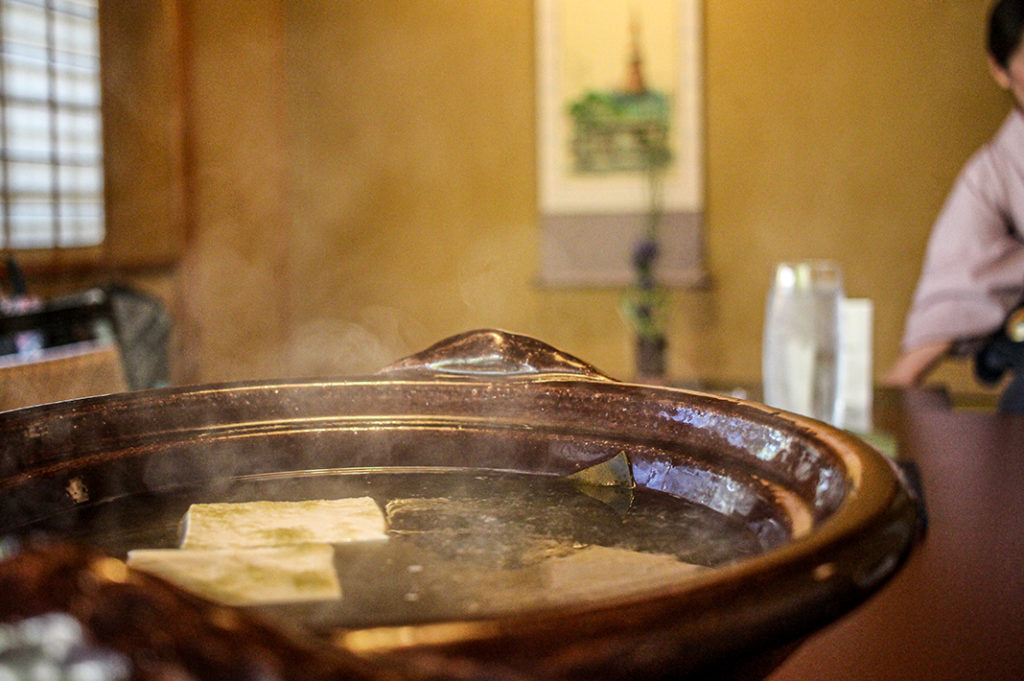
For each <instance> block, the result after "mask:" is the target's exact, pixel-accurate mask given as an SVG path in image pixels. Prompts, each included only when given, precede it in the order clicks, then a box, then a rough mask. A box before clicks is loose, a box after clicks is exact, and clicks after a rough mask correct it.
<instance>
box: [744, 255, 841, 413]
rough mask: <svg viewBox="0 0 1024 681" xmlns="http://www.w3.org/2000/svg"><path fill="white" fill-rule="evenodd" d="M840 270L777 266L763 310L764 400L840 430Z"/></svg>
mask: <svg viewBox="0 0 1024 681" xmlns="http://www.w3.org/2000/svg"><path fill="white" fill-rule="evenodd" d="M842 300H843V280H842V271H841V270H840V267H839V264H838V263H836V262H833V261H830V260H806V261H800V262H784V263H779V264H778V265H777V266H776V267H775V276H774V279H773V281H772V286H771V289H770V291H769V293H768V301H767V305H766V311H765V325H764V343H763V356H762V367H761V369H762V375H763V380H764V401H765V403H766V404H768V405H771V406H773V407H778V408H779V409H783V410H786V411H791V412H795V413H797V414H803V415H804V416H810V417H811V418H815V419H818V420H820V421H825V422H827V423H831V424H833V425H835V426H840V427H841V426H842V423H841V422H840V421H841V419H842V413H843V405H842V386H841V385H840V380H841V376H842V371H841V368H842V366H841V359H842V358H841V357H840V347H841V346H840V339H841V337H842V336H841V335H840V332H841V329H840V324H841V319H840V317H841V313H840V306H841V305H842Z"/></svg>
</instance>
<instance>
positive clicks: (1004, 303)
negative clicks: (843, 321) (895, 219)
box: [886, 0, 1024, 386]
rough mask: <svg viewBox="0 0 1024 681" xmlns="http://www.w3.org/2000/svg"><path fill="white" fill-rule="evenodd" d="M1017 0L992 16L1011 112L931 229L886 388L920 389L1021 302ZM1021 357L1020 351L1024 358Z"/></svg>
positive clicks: (994, 55) (1008, 0) (990, 47)
mask: <svg viewBox="0 0 1024 681" xmlns="http://www.w3.org/2000/svg"><path fill="white" fill-rule="evenodd" d="M1022 37H1024V0H999V1H998V2H996V3H995V4H994V5H993V7H992V8H991V10H990V12H989V21H988V40H987V51H988V57H989V64H990V67H991V71H992V76H993V77H994V78H995V80H996V82H997V83H998V84H999V85H1000V86H1001V87H1002V88H1003V89H1005V90H1007V91H1008V92H1009V94H1010V95H1011V97H1012V98H1013V103H1014V106H1013V108H1012V110H1011V111H1010V113H1009V115H1008V116H1007V117H1006V119H1005V121H1004V122H1003V124H1002V126H1001V127H1000V128H999V130H998V132H996V134H995V136H994V137H993V138H992V139H991V140H990V141H989V142H988V143H987V144H986V145H985V146H983V147H982V148H981V149H980V150H978V151H977V152H976V153H975V154H974V155H973V156H972V157H971V158H970V160H968V162H967V163H966V165H965V166H964V167H963V169H962V170H961V172H960V175H959V177H958V178H957V180H956V183H955V184H954V186H953V188H952V190H951V192H950V194H949V196H948V197H947V199H946V203H945V205H944V206H943V208H942V210H941V212H940V213H939V216H938V218H937V219H936V222H935V225H934V226H933V228H932V233H931V237H930V238H929V241H928V247H927V251H926V254H925V260H924V266H923V268H922V272H921V275H920V279H919V281H918V284H917V289H916V291H915V293H914V298H913V303H912V305H911V308H910V312H909V313H908V315H907V319H906V325H905V331H904V336H903V343H902V348H901V349H902V354H901V355H900V357H899V358H898V359H897V361H896V363H895V364H894V365H893V367H892V369H891V370H890V371H889V374H888V376H887V377H886V382H887V383H888V384H890V385H897V386H911V385H917V384H919V383H921V382H922V381H923V380H924V378H925V377H926V376H927V375H928V374H929V373H930V371H931V370H932V369H933V368H934V367H935V365H936V364H938V362H939V361H940V360H942V359H943V358H944V357H946V356H947V355H950V354H966V353H967V352H970V351H971V349H972V348H976V347H977V345H978V344H979V341H983V339H985V338H987V337H991V336H992V334H994V333H998V330H999V329H1000V328H1001V327H1002V325H1003V322H1004V320H1005V319H1006V318H1007V316H1008V315H1009V314H1010V313H1011V311H1012V310H1013V309H1014V308H1016V307H1018V306H1019V305H1020V304H1021V298H1022V294H1024V48H1022ZM1022 351H1024V348H1022Z"/></svg>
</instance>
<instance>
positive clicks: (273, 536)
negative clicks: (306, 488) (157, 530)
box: [181, 497, 387, 549]
mask: <svg viewBox="0 0 1024 681" xmlns="http://www.w3.org/2000/svg"><path fill="white" fill-rule="evenodd" d="M183 524H184V528H183V531H182V540H181V548H182V549H222V548H233V547H253V546H283V545H286V544H304V543H327V544H340V543H345V542H353V541H372V540H381V539H387V522H386V520H385V519H384V513H383V512H382V511H381V509H380V507H379V506H378V505H377V502H375V501H374V500H373V499H371V498H370V497H356V498H351V499H315V500H310V501H252V502H241V503H215V504H192V506H190V507H189V509H188V512H186V513H185V517H184V519H183Z"/></svg>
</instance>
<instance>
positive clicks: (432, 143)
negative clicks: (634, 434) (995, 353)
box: [174, 0, 1008, 382]
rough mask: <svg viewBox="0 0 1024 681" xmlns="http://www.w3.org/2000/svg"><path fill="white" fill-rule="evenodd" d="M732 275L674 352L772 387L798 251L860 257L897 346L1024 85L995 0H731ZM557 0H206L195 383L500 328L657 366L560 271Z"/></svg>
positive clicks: (710, 77)
mask: <svg viewBox="0 0 1024 681" xmlns="http://www.w3.org/2000/svg"><path fill="white" fill-rule="evenodd" d="M705 4H706V7H705V14H706V18H705V21H706V26H705V41H706V64H705V72H706V74H707V80H706V122H707V123H706V124H707V131H706V140H707V158H708V162H707V183H706V184H707V235H706V245H707V257H708V266H709V271H710V274H711V277H712V283H711V285H710V286H709V287H708V288H706V289H702V290H686V291H678V292H676V293H675V294H674V295H673V298H672V309H671V317H670V319H671V337H670V343H671V346H670V353H671V354H670V358H669V359H670V370H671V372H672V373H673V375H675V376H677V377H679V378H680V379H682V380H688V381H692V380H697V379H710V380H715V381H724V382H731V381H748V380H754V379H756V378H757V377H758V376H759V373H760V339H761V324H762V320H763V301H764V295H765V292H766V289H767V283H768V276H769V273H770V270H771V264H772V263H773V262H774V261H776V260H781V259H789V258H798V257H833V258H836V259H838V260H839V261H840V262H841V263H842V265H843V267H844V268H845V270H846V274H847V290H848V293H849V294H850V295H854V296H866V297H870V298H872V299H874V300H875V304H876V315H877V316H876V322H877V330H876V335H875V342H876V350H877V351H876V363H877V370H876V374H881V373H882V371H883V370H884V368H885V366H886V365H887V364H888V363H889V362H891V361H892V360H893V359H894V357H895V353H896V348H897V344H898V340H899V336H900V333H901V327H902V318H903V314H904V312H905V309H906V306H907V304H908V302H909V299H910V295H911V292H912V288H913V285H914V282H915V280H916V276H917V272H918V269H919V266H920V258H921V255H922V253H923V248H924V243H925V239H926V236H927V232H928V229H929V227H930V223H931V221H932V219H933V218H934V215H935V213H936V212H937V211H938V209H939V206H940V204H941V202H942V199H943V197H944V194H945V191H946V189H947V188H948V185H949V183H950V182H951V181H952V179H953V177H954V175H955V173H956V172H957V170H958V168H959V166H960V164H961V163H962V162H963V160H964V159H965V158H966V157H967V155H968V154H969V153H970V152H971V151H972V150H973V149H974V148H976V147H977V145H978V144H980V143H981V142H982V141H983V140H984V139H985V138H986V137H987V136H988V135H989V134H990V133H991V132H992V131H993V130H994V129H995V127H996V126H997V125H998V124H999V122H1000V120H1001V119H1002V117H1003V116H1004V115H1005V112H1006V110H1007V107H1008V102H1007V100H1006V99H1005V98H1004V97H1003V95H1002V93H1000V92H999V91H998V90H997V89H996V88H995V86H994V85H993V84H992V83H991V82H990V79H989V77H988V75H987V72H986V65H985V61H984V57H983V53H982V24H983V16H984V12H985V7H986V3H985V2H982V1H981V0H940V1H934V0H929V1H927V2H925V1H923V0H895V1H893V0H888V1H882V0H876V1H873V2H866V1H864V0H841V1H839V2H832V3H821V2H819V1H816V0H787V1H786V2H785V3H778V2H772V3H749V2H740V1H739V0H714V1H713V2H707V3H705ZM532 11H533V7H532V3H531V2H530V1H529V0H507V1H503V2H486V1H484V0H478V1H474V2H464V1H463V0H437V1H435V2H424V1H422V0H401V1H395V2H388V3H363V2H333V1H331V2H329V1H326V0H324V1H320V0H315V1H314V0H303V1H302V2H298V1H292V0H252V1H249V0H247V1H246V2H241V1H240V0H225V1H224V2H220V3H201V2H197V1H196V2H188V3H186V15H187V21H186V22H185V25H186V33H187V35H186V40H185V45H186V47H187V49H188V60H187V64H189V66H188V67H187V73H188V82H189V92H188V97H189V101H190V102H191V104H190V106H189V108H188V118H187V120H188V124H187V126H186V128H187V130H188V137H187V148H188V150H189V151H188V155H187V158H188V159H189V162H190V173H189V177H190V181H189V193H188V203H189V206H190V208H191V212H190V216H191V217H190V221H189V222H190V233H189V237H188V243H187V246H186V254H185V257H184V260H183V263H182V265H181V266H180V268H179V270H178V271H177V272H176V273H175V275H174V276H175V278H176V281H177V297H178V299H179V302H180V308H179V317H180V320H179V321H180V329H181V330H182V333H181V334H180V339H181V341H182V342H181V350H180V354H179V355H178V365H177V366H178V375H179V379H180V380H182V381H188V382H191V381H209V380H221V379H234V378H248V377H266V376H298V375H329V374H345V373H354V372H361V371H367V370H372V369H375V368H377V367H379V366H381V365H382V364H384V363H386V362H388V361H391V360H393V359H395V358H397V357H399V356H401V355H403V354H405V353H407V352H411V351H415V350H418V349H421V348H422V347H425V346H426V345H428V344H430V343H432V342H434V341H436V340H438V339H440V338H441V337H443V336H445V335H448V334H452V333H456V332H459V331H463V330H466V329H469V328H473V327H479V326H500V327H504V328H508V329H512V330H517V331H522V332H526V333H530V334H534V335H537V336H539V337H541V338H543V339H545V340H547V341H549V342H551V343H553V344H555V345H558V346H560V347H562V348H563V349H565V350H567V351H569V352H572V353H575V354H578V355H579V356H581V357H583V358H585V359H588V360H590V361H591V362H593V363H594V364H596V365H597V366H599V367H601V368H603V369H604V370H605V371H607V372H608V373H610V374H612V375H614V376H619V377H627V376H629V375H630V373H631V361H630V339H629V334H628V331H627V329H626V327H625V325H624V324H623V322H622V321H621V319H620V318H619V315H618V311H617V307H618V296H619V294H618V292H617V291H613V290H546V289H542V288H540V287H538V286H537V285H536V283H535V273H536V262H537V249H538V234H537V227H536V219H535V199H534V196H535V180H536V176H535V171H534V146H533V145H534V94H533V67H534V60H533V48H534V45H533V24H532V22H533V14H532Z"/></svg>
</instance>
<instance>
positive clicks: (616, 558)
mask: <svg viewBox="0 0 1024 681" xmlns="http://www.w3.org/2000/svg"><path fill="white" fill-rule="evenodd" d="M542 569H543V571H544V581H545V586H546V588H547V589H548V591H550V592H551V593H552V594H557V595H558V596H557V597H558V599H559V600H561V599H565V600H586V599H590V598H600V597H602V596H606V595H608V594H621V593H622V592H623V590H624V588H628V589H630V590H631V589H635V590H637V591H642V590H644V589H647V588H655V587H659V586H664V585H665V584H675V583H677V582H679V581H680V580H683V579H687V578H689V577H692V576H693V575H696V574H698V573H700V572H702V571H704V570H707V568H706V567H704V566H701V565H695V564H693V563H684V562H682V561H680V560H679V559H678V558H676V557H675V556H670V555H666V554H657V553H639V552H636V551H630V550H627V549H617V548H611V547H606V546H587V547H585V548H583V549H581V550H579V551H577V552H575V553H573V554H571V555H568V556H558V557H555V558H552V559H550V560H548V561H546V562H544V563H543V565H542Z"/></svg>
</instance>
